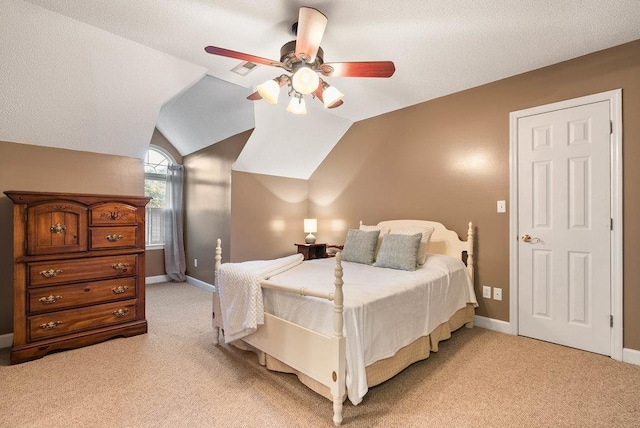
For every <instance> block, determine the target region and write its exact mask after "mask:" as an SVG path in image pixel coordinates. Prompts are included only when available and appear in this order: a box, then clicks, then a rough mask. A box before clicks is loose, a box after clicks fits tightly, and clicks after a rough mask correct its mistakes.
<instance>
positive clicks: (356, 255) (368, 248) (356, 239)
mask: <svg viewBox="0 0 640 428" xmlns="http://www.w3.org/2000/svg"><path fill="white" fill-rule="evenodd" d="M379 234H380V231H379V230H372V231H364V230H358V229H349V231H348V232H347V238H346V240H345V241H344V249H343V250H342V260H344V261H345V262H355V263H364V264H367V265H370V264H371V263H373V259H374V258H375V256H376V246H377V244H378V235H379Z"/></svg>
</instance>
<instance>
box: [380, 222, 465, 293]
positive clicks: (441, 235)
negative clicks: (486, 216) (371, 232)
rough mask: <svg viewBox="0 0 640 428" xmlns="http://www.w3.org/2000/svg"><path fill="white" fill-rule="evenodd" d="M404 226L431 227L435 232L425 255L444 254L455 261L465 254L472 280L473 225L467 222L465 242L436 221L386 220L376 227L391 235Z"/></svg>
mask: <svg viewBox="0 0 640 428" xmlns="http://www.w3.org/2000/svg"><path fill="white" fill-rule="evenodd" d="M406 226H423V227H424V226H431V227H433V228H434V229H435V230H434V231H433V235H431V239H430V240H429V245H428V246H427V253H432V254H444V255H447V256H451V257H454V258H456V259H461V260H463V256H462V253H463V252H466V254H467V260H466V263H467V269H468V270H469V274H470V275H471V279H472V280H473V266H474V260H473V246H474V231H473V223H471V222H469V229H468V230H467V240H466V241H462V240H461V239H460V238H459V237H458V234H457V233H456V232H454V231H453V230H449V229H447V228H446V227H444V225H443V224H442V223H438V222H436V221H427V220H386V221H381V222H380V223H378V227H381V228H389V229H391V233H393V230H394V229H397V228H399V227H406Z"/></svg>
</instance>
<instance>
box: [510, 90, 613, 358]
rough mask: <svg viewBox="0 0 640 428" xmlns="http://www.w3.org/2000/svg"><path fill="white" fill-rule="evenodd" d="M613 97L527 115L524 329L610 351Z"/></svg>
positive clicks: (521, 271) (521, 177)
mask: <svg viewBox="0 0 640 428" xmlns="http://www.w3.org/2000/svg"><path fill="white" fill-rule="evenodd" d="M609 112H610V106H609V101H601V102H594V103H590V104H585V105H580V106H577V107H571V108H565V109H561V110H556V111H550V112H546V113H541V114H536V115H532V116H527V117H520V118H519V119H518V121H517V127H518V128H517V138H518V142H517V145H518V146H517V147H518V219H517V222H518V233H519V241H518V242H519V243H518V322H519V324H518V329H519V331H518V333H519V334H521V335H523V336H529V337H532V338H536V339H541V340H545V341H549V342H553V343H558V344H561V345H566V346H570V347H574V348H579V349H584V350H587V351H591V352H596V353H599V354H605V355H611V327H610V316H611V313H612V312H611V246H610V239H611V194H610V193H611V172H610V165H611V161H610V134H611V131H610V123H611V122H610V113H609Z"/></svg>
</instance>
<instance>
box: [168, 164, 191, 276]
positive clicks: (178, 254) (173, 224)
mask: <svg viewBox="0 0 640 428" xmlns="http://www.w3.org/2000/svg"><path fill="white" fill-rule="evenodd" d="M183 182H184V166H182V165H176V164H170V165H169V166H168V168H167V192H166V199H165V210H164V266H165V270H166V272H167V275H169V277H170V278H171V280H172V281H174V282H178V281H179V282H184V281H186V279H187V276H186V275H185V272H186V270H187V264H186V260H185V256H184V237H183V233H182V232H183V231H182V229H183V224H182V222H183V217H184V216H183V209H184V208H183V203H182V200H183Z"/></svg>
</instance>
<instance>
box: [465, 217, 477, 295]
mask: <svg viewBox="0 0 640 428" xmlns="http://www.w3.org/2000/svg"><path fill="white" fill-rule="evenodd" d="M474 235H475V232H474V231H473V223H472V222H469V230H467V245H468V249H467V269H468V270H469V276H471V281H472V282H473V281H474V277H473V266H474V263H475V261H474V259H473V246H474Z"/></svg>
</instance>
